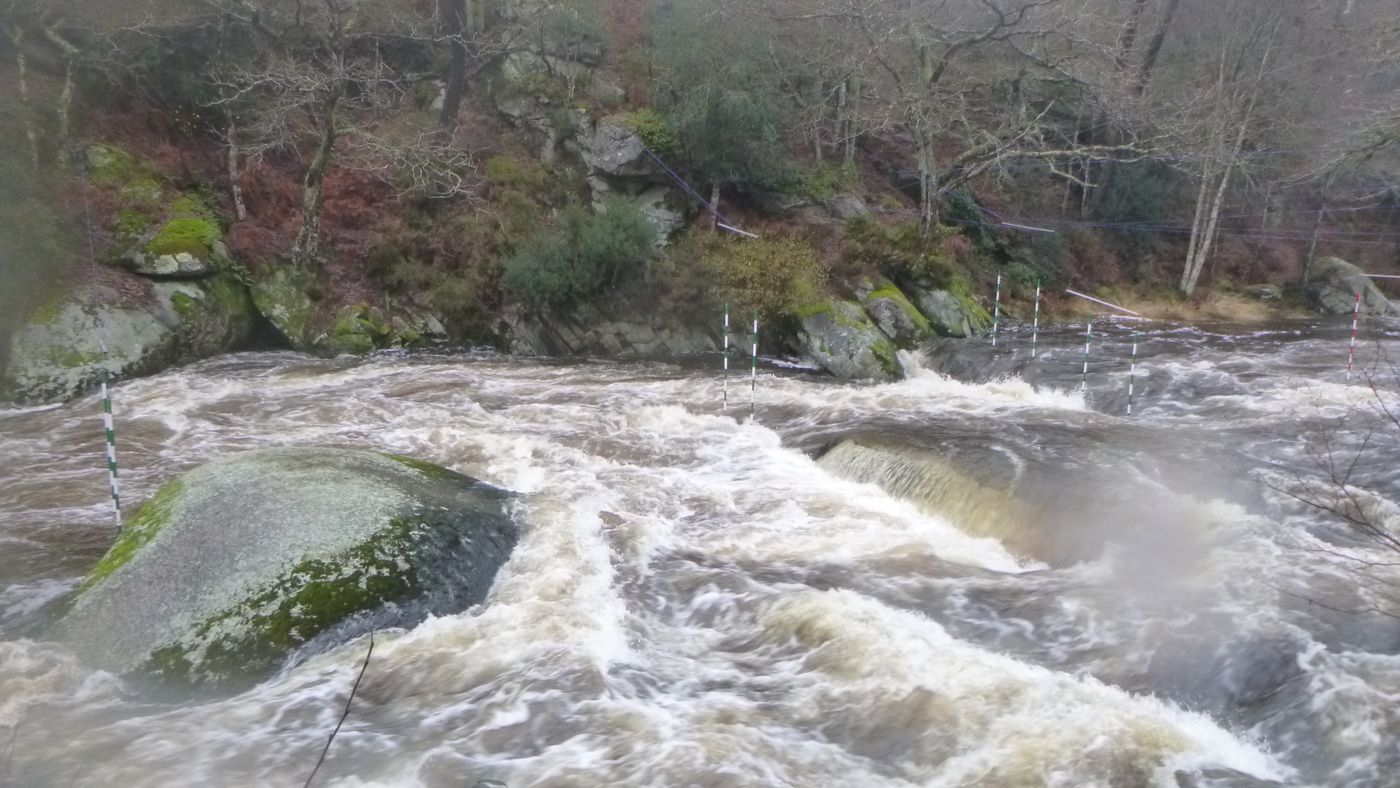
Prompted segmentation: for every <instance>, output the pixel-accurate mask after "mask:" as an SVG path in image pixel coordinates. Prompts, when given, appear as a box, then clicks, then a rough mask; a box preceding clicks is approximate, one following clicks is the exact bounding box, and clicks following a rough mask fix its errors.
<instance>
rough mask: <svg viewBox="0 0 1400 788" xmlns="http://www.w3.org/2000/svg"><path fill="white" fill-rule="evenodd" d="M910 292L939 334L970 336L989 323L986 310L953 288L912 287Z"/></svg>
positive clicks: (986, 326)
mask: <svg viewBox="0 0 1400 788" xmlns="http://www.w3.org/2000/svg"><path fill="white" fill-rule="evenodd" d="M910 292H911V293H912V294H913V301H914V303H915V304H917V305H918V307H919V311H920V312H922V313H923V315H924V316H925V317H927V318H928V321H929V326H930V327H931V328H932V329H933V330H934V332H935V333H937V334H938V335H939V336H945V337H959V338H966V337H974V336H977V335H978V334H980V333H982V332H983V331H986V330H987V329H988V328H989V327H991V324H992V318H991V315H988V314H987V310H985V309H983V308H982V307H980V306H978V305H977V304H976V303H974V302H973V301H972V299H971V298H968V297H967V296H965V295H961V294H960V293H958V292H956V291H955V290H942V289H936V288H927V287H913V288H910Z"/></svg>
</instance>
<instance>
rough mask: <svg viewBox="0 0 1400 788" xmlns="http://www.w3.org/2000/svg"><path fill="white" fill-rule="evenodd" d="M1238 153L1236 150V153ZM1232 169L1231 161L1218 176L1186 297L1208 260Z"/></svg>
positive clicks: (1232, 162) (1187, 285)
mask: <svg viewBox="0 0 1400 788" xmlns="http://www.w3.org/2000/svg"><path fill="white" fill-rule="evenodd" d="M1241 136H1243V134H1242V135H1241ZM1238 152H1239V151H1238V149H1236V153H1238ZM1234 169H1235V165H1234V161H1233V160H1232V161H1230V162H1229V163H1227V164H1226V165H1225V174H1224V175H1221V176H1220V187H1219V188H1217V189H1216V190H1215V198H1214V199H1212V200H1211V205H1210V219H1209V221H1208V222H1207V223H1206V229H1205V232H1204V233H1203V234H1202V235H1201V244H1200V248H1199V249H1197V250H1196V264H1195V267H1194V269H1193V271H1192V273H1191V281H1189V282H1187V283H1186V295H1188V296H1189V295H1191V294H1192V293H1193V292H1194V291H1195V290H1196V283H1197V282H1198V281H1200V278H1201V271H1202V270H1203V269H1204V268H1205V265H1206V260H1207V259H1209V258H1210V248H1211V245H1212V243H1214V241H1215V232H1216V230H1217V229H1219V226H1220V208H1221V206H1222V205H1224V204H1225V190H1226V189H1227V188H1228V187H1229V185H1230V174H1231V173H1232V172H1234Z"/></svg>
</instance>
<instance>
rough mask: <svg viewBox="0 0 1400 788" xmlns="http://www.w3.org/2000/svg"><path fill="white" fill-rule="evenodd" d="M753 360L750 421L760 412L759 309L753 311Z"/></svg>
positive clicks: (750, 370) (750, 379)
mask: <svg viewBox="0 0 1400 788" xmlns="http://www.w3.org/2000/svg"><path fill="white" fill-rule="evenodd" d="M752 339H753V353H752V358H753V361H752V363H751V365H750V366H749V423H750V424H752V423H753V422H754V418H755V416H756V414H757V413H758V310H757V309H755V310H754V311H753V337H752Z"/></svg>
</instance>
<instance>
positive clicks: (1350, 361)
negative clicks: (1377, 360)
mask: <svg viewBox="0 0 1400 788" xmlns="http://www.w3.org/2000/svg"><path fill="white" fill-rule="evenodd" d="M1360 319H1361V291H1360V290H1358V291H1356V306H1354V307H1352V308H1351V344H1349V345H1348V346H1347V380H1348V381H1350V380H1351V368H1352V365H1354V364H1355V363H1356V328H1357V325H1358V324H1359V321H1360Z"/></svg>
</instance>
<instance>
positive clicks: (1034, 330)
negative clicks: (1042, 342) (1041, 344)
mask: <svg viewBox="0 0 1400 788" xmlns="http://www.w3.org/2000/svg"><path fill="white" fill-rule="evenodd" d="M1039 338H1040V285H1036V286H1035V313H1034V315H1033V316H1032V317H1031V358H1035V345H1036V340H1038V339H1039Z"/></svg>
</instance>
